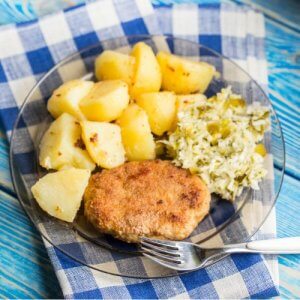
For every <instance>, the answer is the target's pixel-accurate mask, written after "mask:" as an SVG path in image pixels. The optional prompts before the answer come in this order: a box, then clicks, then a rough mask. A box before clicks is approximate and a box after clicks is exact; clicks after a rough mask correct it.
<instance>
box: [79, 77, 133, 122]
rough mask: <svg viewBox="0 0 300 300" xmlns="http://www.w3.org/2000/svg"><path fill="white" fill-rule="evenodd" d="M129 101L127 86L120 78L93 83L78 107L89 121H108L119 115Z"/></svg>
mask: <svg viewBox="0 0 300 300" xmlns="http://www.w3.org/2000/svg"><path fill="white" fill-rule="evenodd" d="M128 103H129V95H128V86H127V84H126V83H125V82H124V81H121V80H107V81H100V82H97V83H95V85H94V87H93V88H92V90H91V91H90V92H89V94H88V95H86V97H85V98H83V99H82V100H81V102H80V104H79V107H80V109H81V111H82V112H83V114H84V115H85V117H86V118H87V119H88V120H89V121H98V122H110V121H113V120H116V119H117V118H118V117H120V116H121V114H122V112H123V110H124V109H125V108H126V107H127V105H128Z"/></svg>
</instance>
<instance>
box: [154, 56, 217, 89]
mask: <svg viewBox="0 0 300 300" xmlns="http://www.w3.org/2000/svg"><path fill="white" fill-rule="evenodd" d="M157 60H158V63H159V65H160V69H161V73H162V88H163V89H164V90H167V91H172V92H175V93H176V94H190V93H196V92H200V93H204V92H205V90H206V89H207V87H208V85H209V84H210V82H211V80H212V79H213V76H214V74H215V67H214V66H212V65H210V64H208V63H205V62H194V61H191V60H187V59H185V58H182V57H179V56H176V55H173V54H170V53H165V52H159V53H158V54H157Z"/></svg>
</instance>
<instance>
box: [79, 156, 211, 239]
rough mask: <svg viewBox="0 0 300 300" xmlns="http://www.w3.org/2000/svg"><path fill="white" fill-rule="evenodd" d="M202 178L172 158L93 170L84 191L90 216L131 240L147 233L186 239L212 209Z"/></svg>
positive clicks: (105, 229) (103, 229)
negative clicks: (178, 164)
mask: <svg viewBox="0 0 300 300" xmlns="http://www.w3.org/2000/svg"><path fill="white" fill-rule="evenodd" d="M209 203H210V193H209V191H208V189H207V187H206V185H205V184H204V183H203V182H202V181H201V179H200V178H199V177H197V176H195V175H191V174H190V173H189V172H188V171H186V170H183V169H179V168H177V167H175V166H174V165H172V164H171V163H170V162H168V161H162V160H153V161H142V162H128V163H125V164H124V165H122V166H120V167H117V168H114V169H111V170H104V171H102V172H99V173H96V174H94V175H93V176H92V177H91V178H90V181H89V184H88V187H87V189H86V191H85V195H84V211H85V215H86V217H87V219H88V220H89V221H90V222H91V223H92V224H93V225H94V226H95V227H96V228H97V229H99V230H100V231H101V232H103V233H108V234H111V235H113V236H114V237H116V238H118V239H121V240H124V241H126V242H138V241H139V238H140V237H142V236H146V237H150V238H151V237H152V238H160V239H171V240H182V239H185V238H186V237H188V236H189V235H190V234H191V232H192V231H193V230H194V229H195V227H196V226H197V225H198V223H199V222H200V221H201V220H202V219H203V218H204V217H205V216H206V215H207V213H208V211H209Z"/></svg>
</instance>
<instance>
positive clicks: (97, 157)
mask: <svg viewBox="0 0 300 300" xmlns="http://www.w3.org/2000/svg"><path fill="white" fill-rule="evenodd" d="M81 128H82V139H83V141H84V143H85V145H86V148H87V150H88V152H89V154H90V156H91V157H92V158H93V160H94V162H95V163H96V164H97V165H98V166H100V167H102V168H106V169H111V168H114V167H117V166H119V165H121V164H123V163H124V161H125V151H124V147H123V144H122V137H121V130H120V127H119V126H118V125H116V124H111V123H105V122H91V121H83V122H81Z"/></svg>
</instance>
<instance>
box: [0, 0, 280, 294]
mask: <svg viewBox="0 0 300 300" xmlns="http://www.w3.org/2000/svg"><path fill="white" fill-rule="evenodd" d="M154 2H155V1H154ZM155 3H156V5H154V8H153V6H152V5H151V3H150V2H148V1H146V0H115V1H110V0H100V1H95V2H90V3H87V4H85V5H81V6H79V7H76V8H72V9H69V10H67V11H65V12H60V13H57V14H54V15H49V16H47V17H44V18H42V19H39V20H38V21H33V22H30V23H24V24H20V25H17V26H5V27H2V28H1V29H0V45H1V47H0V119H1V121H2V124H3V126H4V128H5V130H6V132H7V135H8V136H10V134H11V130H12V128H13V124H14V121H15V119H16V117H17V114H18V112H19V108H20V106H21V104H22V102H23V101H24V97H25V96H26V94H27V93H28V92H29V90H30V89H31V88H32V87H33V85H34V84H35V83H36V82H37V81H38V80H39V78H40V77H41V76H42V75H43V74H44V73H45V72H46V71H48V70H49V69H50V68H51V67H52V66H54V65H55V64H56V63H57V62H59V61H60V60H62V59H63V58H65V57H66V56H67V55H69V54H71V53H74V52H76V51H78V50H80V49H83V48H84V47H86V46H89V45H92V44H95V43H97V42H99V41H102V40H105V39H109V38H112V37H118V36H124V35H132V34H169V35H174V36H179V37H183V38H185V39H189V40H192V41H195V42H199V43H201V44H204V45H206V46H208V47H210V48H212V49H215V50H216V51H218V52H220V53H222V54H224V55H226V56H229V57H231V58H232V59H233V60H235V61H236V62H237V63H238V64H239V65H241V66H242V67H243V68H244V69H246V70H248V71H249V72H250V74H251V75H252V76H253V77H254V78H255V79H256V80H257V81H258V82H259V83H260V84H262V85H263V86H266V85H267V73H266V72H267V68H266V61H265V59H264V46H263V40H264V34H265V33H264V22H263V17H262V15H260V14H259V13H256V12H254V11H253V10H251V9H249V8H245V7H242V6H235V5H232V4H219V3H216V2H215V1H214V4H211V3H209V2H208V3H207V4H201V5H181V6H169V5H165V6H160V5H157V4H158V1H156V2H155ZM27 125H28V124H27V123H26V121H25V122H24V124H22V128H21V129H20V131H19V132H20V133H22V134H24V136H26V129H27ZM28 138H30V135H28ZM24 157H25V156H24ZM25 159H26V158H25ZM23 163H24V165H25V164H26V161H25V160H23V162H22V164H23ZM20 167H22V166H20ZM275 228H276V226H275V219H274V213H273V214H271V217H270V218H269V221H268V222H267V223H266V224H265V226H264V227H263V228H262V230H261V231H260V233H261V235H262V236H268V237H271V236H274V234H275V232H274V230H275ZM45 245H46V248H47V250H48V253H49V256H50V259H51V261H52V263H53V266H54V268H55V272H56V274H57V277H58V279H59V282H60V284H61V287H62V290H63V293H64V295H65V297H66V298H118V299H119V298H171V297H179V298H248V297H251V298H269V297H272V296H276V295H278V290H277V285H278V278H277V264H276V260H274V259H273V258H272V257H269V258H268V259H266V258H263V257H262V256H260V255H232V256H230V257H227V258H226V259H223V260H222V261H220V262H218V263H216V264H215V265H213V266H211V267H208V268H205V269H201V270H199V271H196V272H192V273H189V274H183V275H180V276H177V277H173V278H162V279H152V280H142V279H130V278H124V277H117V276H112V275H107V274H104V273H101V272H99V271H95V270H92V269H90V268H88V267H84V266H82V265H80V264H78V263H76V262H75V261H73V260H72V259H70V258H68V257H66V256H65V255H64V254H62V253H61V252H60V251H59V250H57V249H56V248H54V247H53V246H52V245H50V244H49V243H47V242H46V241H45ZM116 266H117V264H116Z"/></svg>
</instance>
